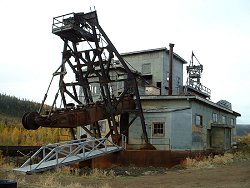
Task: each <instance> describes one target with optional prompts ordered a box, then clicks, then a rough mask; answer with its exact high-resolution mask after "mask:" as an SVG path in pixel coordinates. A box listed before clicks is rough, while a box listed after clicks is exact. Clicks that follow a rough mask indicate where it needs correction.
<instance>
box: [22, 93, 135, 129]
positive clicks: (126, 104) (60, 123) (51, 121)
mask: <svg viewBox="0 0 250 188" xmlns="http://www.w3.org/2000/svg"><path fill="white" fill-rule="evenodd" d="M114 106H115V105H114ZM135 106H136V105H135V102H134V100H133V99H132V98H126V99H124V100H122V101H120V102H119V103H118V104H117V106H116V108H114V109H112V108H107V106H106V105H105V104H103V103H94V104H93V105H87V106H79V107H77V108H75V107H74V106H71V107H68V108H65V109H58V110H56V111H53V112H51V113H50V114H48V115H40V114H38V113H37V112H28V113H26V114H25V115H24V116H23V119H22V123H23V126H24V128H26V129H28V130H30V129H31V130H36V129H38V128H39V127H40V126H42V127H51V128H75V127H78V126H85V125H89V124H93V123H95V122H97V121H99V120H102V119H107V118H109V117H110V114H111V113H113V114H114V113H115V114H116V115H120V114H123V113H126V112H127V111H131V110H133V109H135ZM107 109H109V110H107Z"/></svg>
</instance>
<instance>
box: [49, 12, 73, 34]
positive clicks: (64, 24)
mask: <svg viewBox="0 0 250 188" xmlns="http://www.w3.org/2000/svg"><path fill="white" fill-rule="evenodd" d="M74 16H75V14H74V13H69V14H65V15H62V16H57V17H54V18H53V24H52V33H55V32H57V31H62V30H65V29H69V28H72V27H73V25H74V22H73V18H74Z"/></svg>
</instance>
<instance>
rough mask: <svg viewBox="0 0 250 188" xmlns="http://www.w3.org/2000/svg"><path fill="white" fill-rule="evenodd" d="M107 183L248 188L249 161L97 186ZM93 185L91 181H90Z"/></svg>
mask: <svg viewBox="0 0 250 188" xmlns="http://www.w3.org/2000/svg"><path fill="white" fill-rule="evenodd" d="M105 183H107V184H108V185H110V187H135V188H141V187H162V188H163V187H167V188H182V187H183V188H184V187H185V188H189V187H190V188H191V187H192V188H193V187H209V188H211V187H213V188H214V187H221V188H222V187H225V188H228V187H241V188H243V187H244V188H250V161H245V162H236V163H233V164H229V165H226V166H220V167H215V168H209V169H193V170H174V171H167V172H166V174H164V175H154V176H140V177H123V178H115V179H110V180H108V181H106V180H101V181H97V183H96V184H95V185H96V186H97V187H98V186H101V185H103V184H105ZM92 185H93V183H92Z"/></svg>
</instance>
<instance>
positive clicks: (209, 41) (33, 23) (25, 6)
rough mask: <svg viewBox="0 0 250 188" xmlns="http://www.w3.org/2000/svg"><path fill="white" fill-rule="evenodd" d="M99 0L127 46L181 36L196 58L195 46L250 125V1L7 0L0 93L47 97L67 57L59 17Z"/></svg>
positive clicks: (207, 71)
mask: <svg viewBox="0 0 250 188" xmlns="http://www.w3.org/2000/svg"><path fill="white" fill-rule="evenodd" d="M94 6H95V9H96V10H97V13H98V18H99V22H100V25H101V26H102V28H103V29H104V31H105V32H106V34H107V35H108V36H109V38H110V39H111V41H112V42H113V44H114V45H115V46H116V48H117V50H118V51H119V52H120V53H123V52H129V51H135V50H146V49H152V48H160V47H167V48H168V47H169V43H174V44H175V47H174V52H175V53H177V54H179V55H180V56H181V57H182V58H184V59H185V60H186V61H188V62H189V61H190V57H191V52H192V51H194V53H195V55H196V57H197V58H198V59H199V61H200V62H201V64H203V66H204V71H203V77H202V83H203V85H205V86H206V87H208V88H210V89H211V90H212V97H211V100H212V101H213V102H217V101H219V100H221V99H224V100H227V101H229V102H231V103H232V106H233V110H234V111H237V112H239V113H241V115H242V117H240V118H238V119H237V123H240V124H250V86H249V81H250V56H249V55H250V24H249V23H250V1H249V0H175V1H173V0H154V1H150V0H148V1H145V0H144V1H139V0H138V1H135V0H126V1H117V0H106V1H103V0H99V1H98V0H70V1H69V0H53V1H52V0H51V1H34V0H22V1H20V0H8V1H7V0H5V1H4V0H1V1H0V24H1V27H0V29H1V30H0V54H1V56H0V93H5V94H7V95H13V96H16V97H20V98H26V99H29V100H33V101H36V102H41V101H42V99H43V96H44V94H45V92H46V89H47V87H48V84H49V81H50V79H51V76H52V73H53V72H54V71H55V69H56V68H57V67H58V66H59V65H60V63H61V52H62V48H63V42H62V40H61V39H60V38H59V37H58V36H56V35H53V34H52V33H51V26H52V19H53V17H56V16H60V15H62V14H67V13H71V12H89V11H90V7H92V10H94Z"/></svg>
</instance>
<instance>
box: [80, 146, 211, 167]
mask: <svg viewBox="0 0 250 188" xmlns="http://www.w3.org/2000/svg"><path fill="white" fill-rule="evenodd" d="M201 155H204V156H205V155H207V154H206V153H205V152H203V151H202V152H199V151H196V152H191V151H180V152H176V151H163V150H162V151H161V150H126V151H121V152H119V153H112V154H108V155H105V156H102V157H98V158H95V159H92V160H89V161H85V162H83V163H80V164H79V165H80V167H84V166H88V167H92V168H109V167H112V166H114V165H115V166H130V165H134V166H137V167H149V166H154V167H166V168H171V167H173V166H175V165H178V164H180V163H181V162H182V161H183V160H184V159H186V157H195V156H201Z"/></svg>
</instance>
